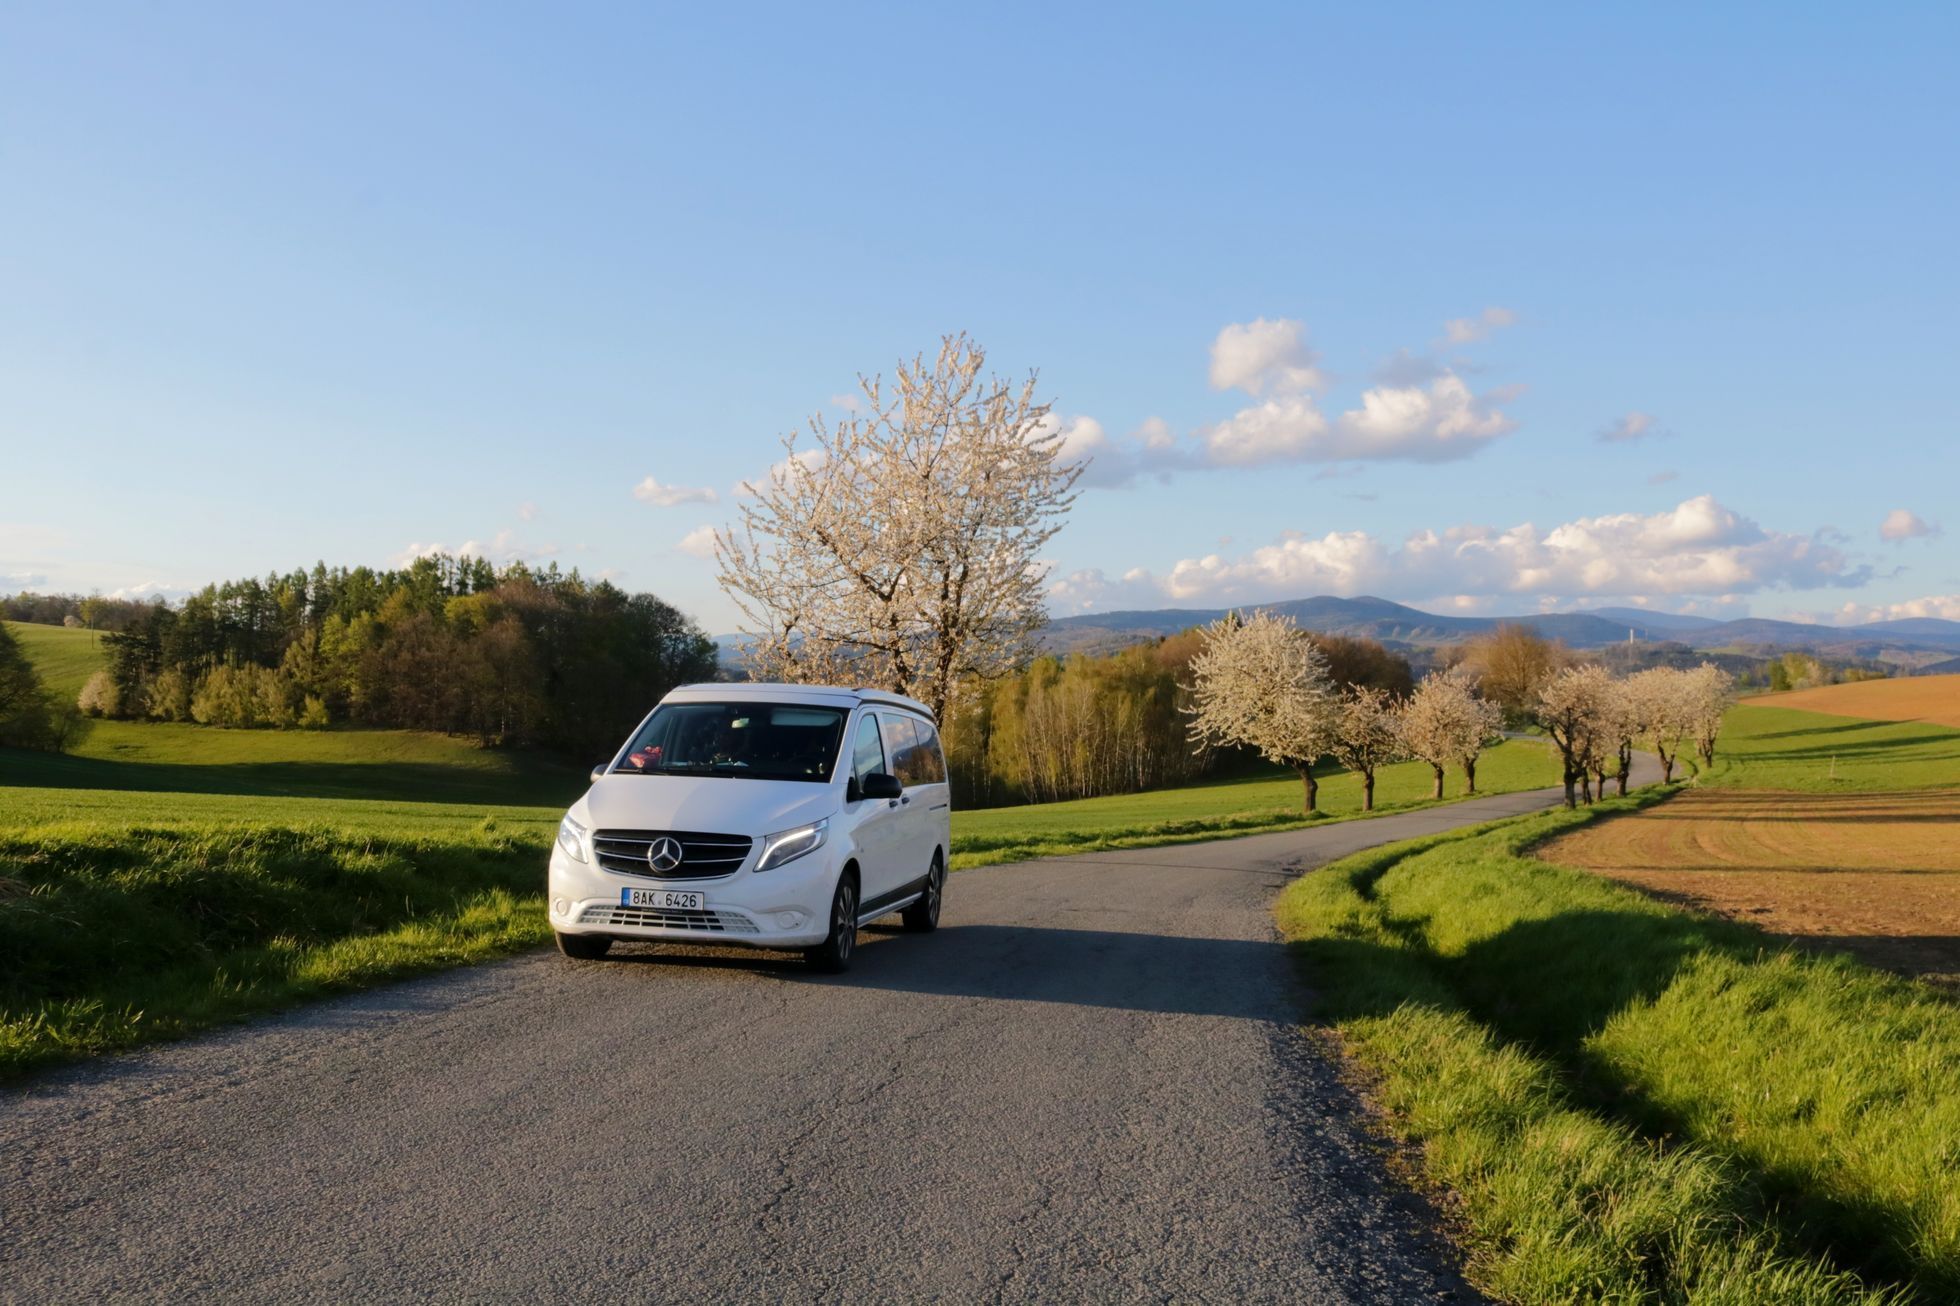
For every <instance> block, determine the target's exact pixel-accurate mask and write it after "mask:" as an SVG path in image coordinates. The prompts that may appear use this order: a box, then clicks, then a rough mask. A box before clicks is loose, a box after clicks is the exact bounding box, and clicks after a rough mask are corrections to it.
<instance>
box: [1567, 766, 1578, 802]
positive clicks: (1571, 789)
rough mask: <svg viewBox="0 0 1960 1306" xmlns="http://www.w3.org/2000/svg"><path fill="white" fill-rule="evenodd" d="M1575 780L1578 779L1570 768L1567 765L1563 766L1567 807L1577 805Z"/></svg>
mask: <svg viewBox="0 0 1960 1306" xmlns="http://www.w3.org/2000/svg"><path fill="white" fill-rule="evenodd" d="M1577 781H1578V777H1577V776H1576V775H1575V774H1574V772H1573V770H1572V768H1571V767H1569V766H1568V767H1566V768H1565V805H1566V806H1567V807H1577V806H1578V805H1579V794H1578V787H1577Z"/></svg>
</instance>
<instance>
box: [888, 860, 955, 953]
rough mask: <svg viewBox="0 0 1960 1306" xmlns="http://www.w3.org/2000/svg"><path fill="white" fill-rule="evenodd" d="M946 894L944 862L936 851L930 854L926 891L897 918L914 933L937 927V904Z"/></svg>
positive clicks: (925, 932)
mask: <svg viewBox="0 0 1960 1306" xmlns="http://www.w3.org/2000/svg"><path fill="white" fill-rule="evenodd" d="M945 896H946V863H945V862H944V861H942V860H940V856H939V854H938V853H934V854H933V855H932V869H931V870H930V871H928V872H926V891H925V892H924V893H922V894H920V895H919V900H918V901H917V902H915V903H913V904H912V905H911V906H910V907H907V908H906V909H905V911H904V914H903V915H902V916H900V918H899V919H901V920H903V921H904V922H905V928H906V929H908V930H911V931H912V932H913V933H914V934H927V933H930V932H931V931H933V930H936V929H938V928H939V904H940V901H941V900H942V899H943V898H945Z"/></svg>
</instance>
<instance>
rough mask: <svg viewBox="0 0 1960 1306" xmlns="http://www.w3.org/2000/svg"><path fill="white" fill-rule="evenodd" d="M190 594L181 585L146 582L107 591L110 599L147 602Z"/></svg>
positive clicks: (164, 582)
mask: <svg viewBox="0 0 1960 1306" xmlns="http://www.w3.org/2000/svg"><path fill="white" fill-rule="evenodd" d="M190 593H191V591H190V590H188V589H186V588H185V587H183V586H182V585H172V584H170V583H169V582H167V581H160V580H146V581H143V582H142V583H141V584H138V585H123V586H120V587H119V588H116V589H112V590H110V591H109V594H108V597H110V598H112V599H139V600H142V601H145V602H148V601H149V600H152V599H181V598H185V597H187V596H188V595H189V594H190Z"/></svg>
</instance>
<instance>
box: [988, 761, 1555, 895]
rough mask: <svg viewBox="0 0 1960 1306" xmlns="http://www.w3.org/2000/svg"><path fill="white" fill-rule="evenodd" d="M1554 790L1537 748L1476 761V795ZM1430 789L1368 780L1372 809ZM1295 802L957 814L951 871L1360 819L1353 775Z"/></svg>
mask: <svg viewBox="0 0 1960 1306" xmlns="http://www.w3.org/2000/svg"><path fill="white" fill-rule="evenodd" d="M1558 782H1559V768H1558V762H1557V760H1556V759H1555V758H1554V757H1553V755H1552V754H1551V752H1550V751H1549V749H1548V748H1547V747H1546V746H1545V745H1544V744H1543V743H1542V742H1539V741H1536V740H1517V739H1513V740H1506V741H1505V742H1504V743H1502V744H1499V745H1498V746H1497V747H1495V748H1493V749H1491V750H1490V751H1489V752H1487V753H1485V754H1484V757H1483V760H1482V761H1481V762H1480V763H1479V764H1478V766H1477V792H1478V793H1480V794H1501V793H1514V792H1517V791H1518V790H1523V789H1543V788H1548V787H1550V786H1552V785H1556V784H1557V783H1558ZM1432 784H1433V780H1432V777H1431V773H1430V770H1429V768H1428V767H1427V766H1425V765H1423V764H1421V763H1419V762H1403V763H1399V764H1397V765H1395V766H1389V767H1383V768H1382V769H1381V770H1380V771H1379V772H1377V773H1376V776H1375V810H1376V812H1377V813H1387V812H1392V811H1405V810H1407V809H1409V808H1412V807H1424V806H1429V805H1430V804H1431V803H1432V802H1433V800H1432V799H1430V797H1429V794H1430V792H1431V786H1432ZM1444 792H1445V794H1446V797H1445V799H1444V801H1446V802H1447V801H1451V800H1453V799H1457V798H1461V797H1463V796H1464V794H1463V777H1462V774H1461V773H1460V772H1457V771H1455V770H1452V771H1451V772H1450V774H1449V778H1448V780H1447V782H1446V784H1445V787H1444ZM1300 796H1301V787H1300V778H1299V776H1297V775H1295V774H1294V773H1293V772H1290V771H1288V772H1285V773H1283V774H1269V775H1265V776H1255V777H1252V778H1250V779H1238V780H1224V781H1214V782H1212V783H1209V784H1199V785H1191V786H1188V787H1185V788H1182V789H1158V790H1153V791H1150V792H1148V793H1141V794H1119V795H1113V796H1111V797H1108V798H1083V799H1078V800H1075V801H1073V802H1064V803H1037V804H1030V805H1028V806H1024V807H991V808H982V809H978V810H973V811H956V812H954V813H953V856H952V866H953V869H955V870H961V869H964V868H967V867H971V866H987V865H992V864H994V863H997V862H1016V861H1026V860H1029V859H1030V858H1035V857H1060V856H1067V855H1069V854H1072V853H1086V852H1105V851H1109V850H1112V849H1119V848H1148V847H1153V846H1157V845H1162V844H1173V843H1190V842H1194V841H1198V840H1203V839H1220V838H1225V837H1227V836H1231V835H1243V834H1270V833H1273V832H1275V831H1280V830H1298V829H1301V828H1303V827H1305V826H1309V825H1315V824H1319V823H1322V822H1326V821H1330V820H1341V819H1347V818H1352V817H1356V816H1360V815H1362V814H1363V813H1362V811H1361V780H1360V777H1359V776H1355V775H1351V774H1348V773H1345V772H1341V773H1335V774H1330V775H1328V776H1325V777H1323V778H1322V780H1321V784H1320V808H1321V810H1320V813H1319V815H1317V816H1311V817H1310V816H1307V815H1306V814H1304V813H1303V812H1302V811H1301V810H1300Z"/></svg>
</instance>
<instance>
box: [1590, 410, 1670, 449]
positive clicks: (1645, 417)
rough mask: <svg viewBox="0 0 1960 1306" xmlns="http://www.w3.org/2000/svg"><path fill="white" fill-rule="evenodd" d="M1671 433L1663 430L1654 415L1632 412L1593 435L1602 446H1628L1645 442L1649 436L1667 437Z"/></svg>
mask: <svg viewBox="0 0 1960 1306" xmlns="http://www.w3.org/2000/svg"><path fill="white" fill-rule="evenodd" d="M1669 434H1671V432H1669V431H1666V430H1663V429H1662V428H1661V426H1660V424H1659V423H1658V422H1656V421H1655V420H1654V415H1653V414H1652V413H1642V412H1631V413H1628V414H1627V415H1626V416H1624V417H1621V418H1617V419H1615V420H1614V421H1612V422H1609V423H1608V424H1607V425H1605V426H1602V427H1600V428H1599V430H1597V431H1595V432H1594V433H1593V438H1594V439H1596V440H1598V441H1599V442H1600V443H1601V444H1626V443H1629V442H1631V441H1634V440H1645V439H1646V438H1647V437H1649V436H1665V435H1669Z"/></svg>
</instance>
